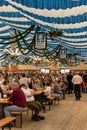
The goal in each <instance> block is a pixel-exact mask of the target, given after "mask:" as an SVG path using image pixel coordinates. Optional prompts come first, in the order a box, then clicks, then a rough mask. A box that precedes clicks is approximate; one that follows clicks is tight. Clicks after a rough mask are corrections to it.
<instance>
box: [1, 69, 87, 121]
mask: <svg viewBox="0 0 87 130" xmlns="http://www.w3.org/2000/svg"><path fill="white" fill-rule="evenodd" d="M86 76H87V75H86V73H85V72H81V71H74V72H71V71H70V72H69V73H66V74H61V73H56V72H50V73H49V74H43V73H41V72H39V71H23V72H15V73H13V72H10V73H8V72H4V73H3V72H0V87H1V90H2V91H6V90H10V91H11V95H10V96H9V97H8V100H9V101H10V102H11V103H12V104H10V105H9V106H6V107H4V114H5V116H11V112H13V111H24V110H25V109H26V108H27V107H29V108H31V110H34V115H33V116H32V117H31V119H32V120H34V121H39V120H44V119H45V117H44V116H41V115H40V112H41V111H42V109H45V106H44V105H43V101H45V100H49V99H50V97H51V95H53V94H60V96H61V97H63V99H65V95H66V94H69V95H70V94H72V93H74V95H75V100H76V101H77V100H80V98H81V93H82V92H87V77H86ZM38 90H44V91H42V93H41V94H40V95H35V94H34V92H35V91H38ZM42 95H43V97H42Z"/></svg>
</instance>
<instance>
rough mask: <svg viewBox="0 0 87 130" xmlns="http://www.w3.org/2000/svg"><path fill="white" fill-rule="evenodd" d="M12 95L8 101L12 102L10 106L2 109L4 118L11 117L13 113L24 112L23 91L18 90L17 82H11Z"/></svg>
mask: <svg viewBox="0 0 87 130" xmlns="http://www.w3.org/2000/svg"><path fill="white" fill-rule="evenodd" d="M11 85H12V89H13V91H12V93H11V95H10V97H9V101H10V102H12V105H10V106H6V107H4V113H5V116H6V117H7V116H11V112H13V111H24V110H25V109H26V107H27V102H26V97H25V95H24V93H23V91H22V90H21V89H20V88H19V84H18V83H17V82H12V83H11Z"/></svg>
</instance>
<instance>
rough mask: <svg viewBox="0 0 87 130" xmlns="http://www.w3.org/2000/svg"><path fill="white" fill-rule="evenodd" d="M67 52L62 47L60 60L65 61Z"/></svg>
mask: <svg viewBox="0 0 87 130" xmlns="http://www.w3.org/2000/svg"><path fill="white" fill-rule="evenodd" d="M66 55H67V50H66V49H65V48H63V47H61V48H60V59H66Z"/></svg>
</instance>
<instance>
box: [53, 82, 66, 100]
mask: <svg viewBox="0 0 87 130" xmlns="http://www.w3.org/2000/svg"><path fill="white" fill-rule="evenodd" d="M53 89H54V90H53V91H54V94H60V95H63V99H65V84H64V82H63V81H62V80H56V82H55V84H54V88H53Z"/></svg>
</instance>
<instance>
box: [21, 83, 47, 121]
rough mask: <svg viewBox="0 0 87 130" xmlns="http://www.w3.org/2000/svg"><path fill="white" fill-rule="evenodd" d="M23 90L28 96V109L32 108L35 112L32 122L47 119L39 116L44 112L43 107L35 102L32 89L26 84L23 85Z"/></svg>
mask: <svg viewBox="0 0 87 130" xmlns="http://www.w3.org/2000/svg"><path fill="white" fill-rule="evenodd" d="M21 89H22V90H23V92H24V94H25V96H26V101H27V105H28V107H29V108H31V110H34V111H35V114H34V115H33V116H32V120H34V121H39V120H44V119H45V117H43V116H39V112H40V111H41V110H42V105H41V104H40V102H37V101H35V100H34V96H33V93H34V91H33V90H32V89H30V88H29V87H28V86H27V85H26V84H22V85H21Z"/></svg>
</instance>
